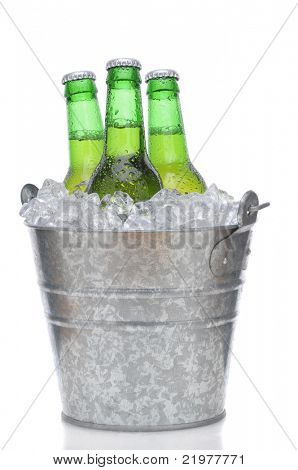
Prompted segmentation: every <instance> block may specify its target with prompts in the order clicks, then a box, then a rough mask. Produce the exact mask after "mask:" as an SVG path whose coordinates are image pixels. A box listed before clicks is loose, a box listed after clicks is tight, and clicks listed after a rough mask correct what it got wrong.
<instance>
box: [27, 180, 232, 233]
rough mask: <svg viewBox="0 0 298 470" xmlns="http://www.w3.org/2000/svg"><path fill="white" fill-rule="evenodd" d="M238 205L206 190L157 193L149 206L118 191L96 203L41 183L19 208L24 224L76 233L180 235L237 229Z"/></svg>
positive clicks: (94, 199) (91, 198)
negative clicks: (216, 228) (203, 229)
mask: <svg viewBox="0 0 298 470" xmlns="http://www.w3.org/2000/svg"><path fill="white" fill-rule="evenodd" d="M238 206H239V202H236V201H235V200H234V199H233V198H232V196H229V195H228V194H227V193H226V192H225V191H222V190H220V189H218V188H217V186H216V185H215V184H213V185H211V186H210V187H209V188H208V189H207V191H206V192H205V193H204V194H197V193H191V194H186V195H180V194H179V193H178V192H177V191H170V190H168V189H162V190H161V191H159V192H158V193H157V194H155V195H154V196H153V197H152V198H151V199H150V200H149V201H144V202H137V203H136V204H134V202H133V200H132V199H131V197H130V196H129V195H128V194H126V193H123V192H121V191H116V192H115V193H114V194H112V195H110V194H108V195H106V196H105V197H104V198H103V199H101V200H100V199H99V197H98V195H97V194H86V193H84V192H82V191H76V192H75V193H73V194H71V195H69V194H68V191H67V190H66V188H65V187H64V185H63V183H57V182H56V181H53V180H50V179H46V180H45V181H44V183H43V185H42V187H41V189H40V190H39V191H38V194H37V197H36V198H34V199H31V201H30V202H29V203H25V204H23V206H22V208H21V211H20V215H21V216H22V217H24V218H25V221H26V223H27V224H28V225H31V226H38V227H56V228H72V229H77V230H124V231H129V230H183V229H193V228H200V227H212V226H219V225H236V224H237V211H238Z"/></svg>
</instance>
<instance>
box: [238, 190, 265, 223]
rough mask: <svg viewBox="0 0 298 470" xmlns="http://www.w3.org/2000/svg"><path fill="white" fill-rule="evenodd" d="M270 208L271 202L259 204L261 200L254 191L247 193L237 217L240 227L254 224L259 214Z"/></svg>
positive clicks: (241, 202) (240, 204)
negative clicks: (262, 210)
mask: <svg viewBox="0 0 298 470" xmlns="http://www.w3.org/2000/svg"><path fill="white" fill-rule="evenodd" d="M268 206H270V203H269V202H264V203H263V204H259V198H258V196H257V194H256V193H255V192H254V191H247V192H246V193H245V194H244V196H243V197H242V199H241V201H240V203H239V209H238V215H237V219H238V225H239V227H243V226H244V225H251V224H254V223H255V221H256V220H257V216H258V212H259V211H260V210H261V209H265V207H268Z"/></svg>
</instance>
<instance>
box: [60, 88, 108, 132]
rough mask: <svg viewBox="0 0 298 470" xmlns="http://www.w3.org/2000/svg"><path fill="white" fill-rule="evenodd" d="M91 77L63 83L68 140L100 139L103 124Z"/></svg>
mask: <svg viewBox="0 0 298 470" xmlns="http://www.w3.org/2000/svg"><path fill="white" fill-rule="evenodd" d="M96 94H97V89H96V86H95V83H94V81H93V80H91V79H83V80H74V81H71V82H67V83H66V85H65V97H66V102H67V121H68V137H69V139H70V140H102V139H103V134H104V130H103V124H102V118H101V114H100V110H99V106H98V101H97V96H96Z"/></svg>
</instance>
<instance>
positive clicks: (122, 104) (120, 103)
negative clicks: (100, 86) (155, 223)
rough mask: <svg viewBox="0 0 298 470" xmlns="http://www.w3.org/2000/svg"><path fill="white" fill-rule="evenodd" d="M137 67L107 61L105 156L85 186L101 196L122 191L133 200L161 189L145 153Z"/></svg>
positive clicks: (130, 62) (129, 62)
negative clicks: (87, 185) (88, 183)
mask: <svg viewBox="0 0 298 470" xmlns="http://www.w3.org/2000/svg"><path fill="white" fill-rule="evenodd" d="M140 68H141V64H140V63H139V62H138V61H137V60H135V59H114V60H111V61H109V62H108V63H107V70H108V76H107V85H108V94H107V107H106V121H105V145H104V155H103V158H102V160H101V162H100V164H99V165H98V167H97V169H96V171H95V173H94V175H93V176H92V178H91V180H90V185H89V187H88V192H89V193H94V192H95V193H97V194H98V195H99V197H100V198H102V197H103V196H105V195H106V194H113V193H114V192H115V191H123V192H125V193H128V194H129V195H130V197H131V198H132V199H133V200H134V201H135V202H137V201H144V200H147V199H150V198H151V197H152V196H153V195H154V194H155V193H156V192H158V191H159V190H160V188H161V185H160V180H159V177H158V174H157V173H156V171H155V170H154V169H153V167H152V166H151V164H150V162H149V160H148V157H147V153H146V145H145V133H144V122H143V110H142V100H141V91H140V83H141V78H140V73H139V69H140Z"/></svg>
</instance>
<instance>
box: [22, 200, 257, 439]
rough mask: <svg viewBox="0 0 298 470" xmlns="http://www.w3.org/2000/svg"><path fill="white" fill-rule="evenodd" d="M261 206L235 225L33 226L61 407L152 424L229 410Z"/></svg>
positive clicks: (88, 417) (250, 204)
mask: <svg viewBox="0 0 298 470" xmlns="http://www.w3.org/2000/svg"><path fill="white" fill-rule="evenodd" d="M261 207H262V206H259V202H258V198H257V196H256V194H255V193H253V192H252V191H249V192H248V193H246V194H245V195H244V197H243V198H242V201H241V204H240V208H239V213H238V219H239V220H238V222H239V224H238V225H237V226H230V227H215V228H210V229H208V228H207V229H201V230H188V231H164V232H103V231H102V232H87V231H81V232H78V231H71V230H62V229H61V230H59V229H43V228H33V227H31V228H30V232H31V235H32V242H33V249H34V254H35V260H36V265H37V272H38V278H39V284H40V288H41V292H42V298H43V304H44V310H45V314H46V317H47V320H48V324H49V331H50V336H51V340H52V346H53V350H54V356H55V361H56V365H57V372H58V379H59V384H60V391H61V397H62V403H63V418H64V419H65V420H67V421H69V422H71V423H75V424H79V425H82V426H87V427H95V428H100V429H115V430H125V431H151V430H152V431H154V430H163V429H178V428H186V427H194V426H199V425H203V424H208V423H211V422H214V421H217V420H219V419H221V418H222V417H223V416H224V414H225V411H224V402H225V388H226V382H227V373H228V364H229V357H230V347H231V341H232V336H233V331H234V325H235V319H236V315H237V305H238V300H239V292H240V289H241V287H242V284H243V271H244V270H245V268H246V260H247V255H248V254H249V243H250V238H251V231H252V226H253V224H254V222H255V221H256V217H257V211H258V210H259V209H260V208H261Z"/></svg>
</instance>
